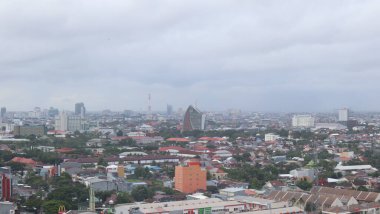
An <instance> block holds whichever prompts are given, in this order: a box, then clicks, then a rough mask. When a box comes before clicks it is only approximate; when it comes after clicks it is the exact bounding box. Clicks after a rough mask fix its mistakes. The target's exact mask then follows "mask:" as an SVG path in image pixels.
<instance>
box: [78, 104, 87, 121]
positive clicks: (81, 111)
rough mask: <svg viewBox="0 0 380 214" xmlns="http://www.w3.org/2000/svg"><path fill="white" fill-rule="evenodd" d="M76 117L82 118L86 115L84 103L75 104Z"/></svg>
mask: <svg viewBox="0 0 380 214" xmlns="http://www.w3.org/2000/svg"><path fill="white" fill-rule="evenodd" d="M75 115H79V116H81V117H82V118H83V117H85V115H86V107H84V103H75Z"/></svg>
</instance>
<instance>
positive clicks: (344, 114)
mask: <svg viewBox="0 0 380 214" xmlns="http://www.w3.org/2000/svg"><path fill="white" fill-rule="evenodd" d="M338 121H339V122H347V121H348V108H343V109H339V110H338Z"/></svg>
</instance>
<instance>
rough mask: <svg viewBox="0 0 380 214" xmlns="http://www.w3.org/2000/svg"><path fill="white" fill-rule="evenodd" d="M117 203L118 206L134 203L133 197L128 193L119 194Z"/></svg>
mask: <svg viewBox="0 0 380 214" xmlns="http://www.w3.org/2000/svg"><path fill="white" fill-rule="evenodd" d="M116 201H117V203H118V204H125V203H132V202H134V200H133V198H132V196H131V195H130V194H129V193H127V192H119V193H118V194H117V198H116Z"/></svg>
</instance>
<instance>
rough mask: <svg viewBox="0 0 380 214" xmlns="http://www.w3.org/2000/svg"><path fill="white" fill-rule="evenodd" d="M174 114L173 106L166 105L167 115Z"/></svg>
mask: <svg viewBox="0 0 380 214" xmlns="http://www.w3.org/2000/svg"><path fill="white" fill-rule="evenodd" d="M172 114H173V106H172V105H169V104H168V105H166V115H168V116H169V115H172Z"/></svg>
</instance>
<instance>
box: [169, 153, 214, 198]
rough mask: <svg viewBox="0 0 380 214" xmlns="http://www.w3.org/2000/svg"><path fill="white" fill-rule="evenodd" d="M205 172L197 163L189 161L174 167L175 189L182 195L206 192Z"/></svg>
mask: <svg viewBox="0 0 380 214" xmlns="http://www.w3.org/2000/svg"><path fill="white" fill-rule="evenodd" d="M206 181H207V171H206V170H205V169H202V168H201V165H200V162H199V161H194V160H190V161H188V162H185V163H183V164H181V165H179V166H176V167H175V178H174V182H175V189H176V190H178V191H180V192H183V193H194V192H196V191H198V190H206Z"/></svg>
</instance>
